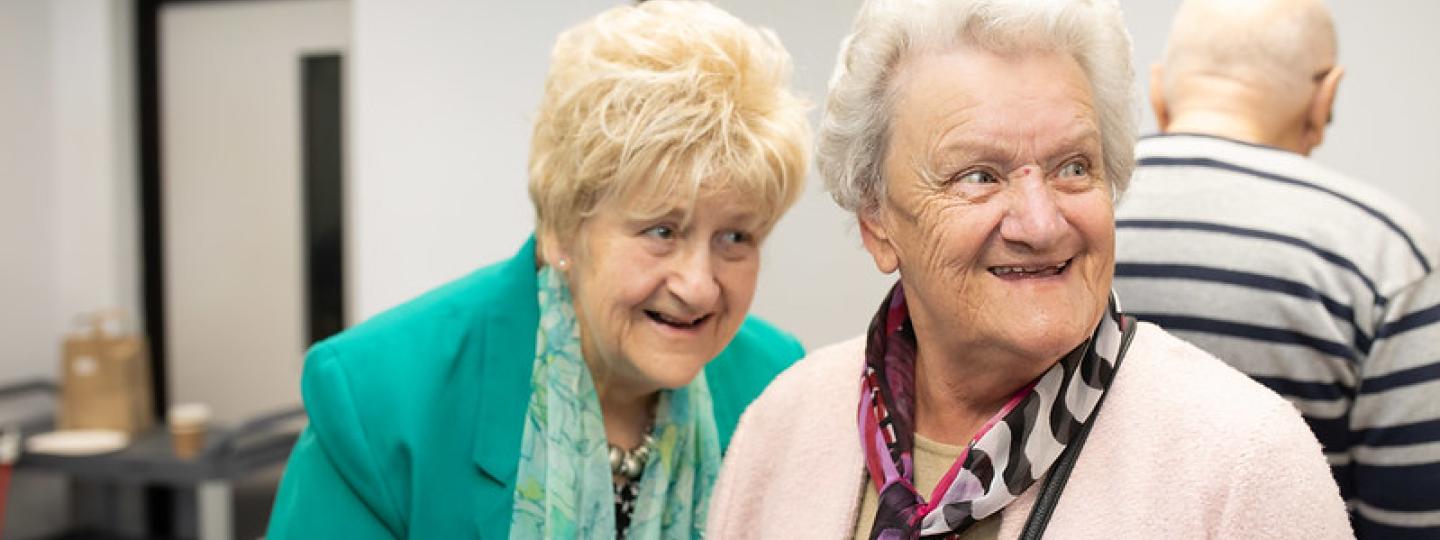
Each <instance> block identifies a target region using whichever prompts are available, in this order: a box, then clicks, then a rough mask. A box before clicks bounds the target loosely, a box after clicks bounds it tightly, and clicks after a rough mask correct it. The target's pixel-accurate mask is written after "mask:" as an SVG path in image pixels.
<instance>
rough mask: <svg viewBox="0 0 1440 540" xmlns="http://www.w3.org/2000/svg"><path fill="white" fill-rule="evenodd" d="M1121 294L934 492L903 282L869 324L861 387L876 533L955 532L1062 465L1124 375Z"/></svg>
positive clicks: (887, 539) (895, 539)
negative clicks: (922, 455)
mask: <svg viewBox="0 0 1440 540" xmlns="http://www.w3.org/2000/svg"><path fill="white" fill-rule="evenodd" d="M1130 324H1134V322H1133V321H1132V320H1127V319H1125V318H1124V317H1123V316H1121V315H1120V307H1119V304H1118V302H1117V301H1116V300H1115V297H1114V296H1113V295H1112V296H1111V298H1110V303H1109V309H1107V310H1106V312H1105V316H1103V317H1101V320H1100V324H1099V325H1098V326H1097V328H1096V329H1095V333H1094V334H1093V335H1092V336H1091V337H1090V339H1088V340H1086V341H1085V342H1083V343H1081V344H1080V345H1079V346H1078V347H1076V348H1075V349H1074V350H1073V351H1071V352H1070V353H1068V354H1066V355H1065V356H1064V357H1063V358H1061V359H1060V361H1059V362H1056V364H1055V365H1054V366H1053V367H1051V368H1050V369H1049V370H1047V371H1046V372H1045V373H1044V374H1042V375H1040V377H1039V378H1037V379H1036V380H1035V381H1033V382H1032V383H1031V384H1029V385H1026V386H1025V387H1023V388H1021V389H1020V390H1019V391H1018V392H1016V394H1015V395H1014V396H1013V397H1012V398H1011V399H1010V400H1009V402H1008V403H1007V404H1006V405H1005V407H1003V408H1002V409H1001V410H1000V412H999V413H998V414H996V415H995V417H994V418H992V419H991V420H990V421H989V422H988V423H987V424H986V425H985V427H984V428H982V429H981V430H980V432H979V433H977V434H976V435H975V438H974V439H973V440H972V441H971V444H970V447H969V448H968V449H967V450H966V451H965V452H964V453H962V454H961V455H960V457H959V458H958V459H956V460H955V463H954V464H953V465H951V467H950V469H949V472H947V473H946V474H945V476H943V477H942V478H941V479H940V483H939V484H938V485H937V486H936V487H935V491H934V492H933V493H932V494H931V496H930V498H929V499H925V498H922V497H921V495H920V494H919V493H918V492H916V489H915V487H914V463H913V462H912V452H913V449H914V445H915V439H914V429H915V424H914V418H915V399H914V398H915V396H914V389H915V356H916V351H917V347H916V343H915V331H914V328H913V327H912V326H911V323H910V312H909V309H908V308H907V307H906V305H905V295H904V292H903V290H902V288H901V285H900V284H899V283H896V284H895V287H894V288H893V289H891V291H890V294H888V295H886V298H885V301H884V302H881V304H880V311H879V312H878V313H876V314H875V318H874V319H873V320H872V321H871V323H870V331H869V339H868V342H867V344H866V348H865V371H864V374H863V375H862V381H861V387H860V393H861V396H860V410H859V415H858V416H859V424H860V438H861V445H862V446H863V448H864V451H865V466H866V468H867V470H868V471H869V473H870V479H871V480H872V481H873V482H875V488H876V491H877V492H878V493H879V494H880V501H879V502H880V504H879V509H878V511H877V512H876V515H875V522H874V525H873V527H872V528H871V533H870V538H872V539H884V540H899V539H913V538H921V537H926V538H948V537H951V536H954V535H956V534H958V533H960V532H962V531H964V530H965V529H966V528H968V527H970V526H971V525H974V524H975V523H976V522H978V521H980V520H982V519H985V518H987V517H990V516H992V515H994V514H995V513H997V512H999V511H1000V510H1001V509H1003V508H1005V506H1006V505H1008V504H1010V502H1011V501H1014V500H1015V498H1017V497H1019V496H1020V494H1021V493H1023V492H1024V491H1025V489H1026V488H1029V487H1030V486H1031V485H1032V484H1034V483H1035V482H1036V480H1038V479H1039V478H1040V477H1041V476H1043V475H1044V474H1045V472H1046V471H1048V470H1049V469H1050V466H1051V465H1052V464H1053V463H1055V461H1056V459H1057V458H1058V457H1059V456H1060V454H1061V452H1063V451H1064V450H1065V448H1066V446H1067V445H1068V444H1069V443H1070V442H1071V441H1072V440H1074V439H1075V437H1076V435H1077V434H1078V433H1079V432H1080V431H1081V428H1082V427H1083V426H1084V424H1085V422H1087V421H1088V420H1089V419H1090V417H1091V415H1092V413H1093V412H1094V410H1095V408H1096V404H1097V403H1099V402H1100V398H1101V396H1102V395H1103V394H1104V393H1105V390H1106V389H1107V388H1109V387H1110V382H1111V381H1112V380H1114V377H1115V366H1116V365H1117V363H1118V360H1119V355H1120V354H1122V353H1123V352H1122V347H1121V342H1122V337H1123V330H1124V329H1125V328H1126V326H1127V325H1130Z"/></svg>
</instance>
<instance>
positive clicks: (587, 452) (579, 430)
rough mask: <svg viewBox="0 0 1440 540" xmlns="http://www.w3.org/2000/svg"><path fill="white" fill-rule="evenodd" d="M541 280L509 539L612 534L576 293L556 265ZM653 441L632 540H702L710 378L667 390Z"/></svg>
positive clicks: (708, 481) (709, 456) (716, 457)
mask: <svg viewBox="0 0 1440 540" xmlns="http://www.w3.org/2000/svg"><path fill="white" fill-rule="evenodd" d="M538 278H539V290H540V295H539V296H540V329H539V332H537V334H536V343H535V369H534V374H533V376H532V377H531V380H530V384H531V386H532V387H533V393H532V394H531V397H530V407H529V409H528V410H527V412H526V414H525V434H524V437H523V439H521V443H520V468H519V471H518V473H517V477H516V482H515V486H516V488H515V513H514V516H513V517H512V521H511V525H510V538H527V539H528V538H565V539H572V538H587V539H588V538H614V537H615V532H616V531H615V495H614V491H613V487H612V481H611V476H610V461H609V458H608V448H609V447H608V446H607V445H606V439H605V426H604V422H603V420H602V417H601V415H600V400H599V397H598V396H597V395H596V393H595V384H594V383H593V382H592V381H591V379H590V370H589V369H588V368H587V367H586V364H585V359H584V358H583V357H582V356H581V354H580V330H579V327H578V326H577V324H576V322H575V310H574V307H573V305H572V303H571V299H570V290H569V288H568V287H566V285H565V282H564V280H562V279H561V278H560V275H559V274H558V273H557V272H555V271H554V270H552V269H551V268H550V267H549V266H546V267H543V268H541V269H540V272H539V276H538ZM655 442H656V448H655V449H654V451H653V452H652V454H651V457H650V461H649V463H647V464H646V465H645V474H644V476H642V477H641V479H640V491H639V497H638V499H637V500H636V503H635V510H634V515H632V516H631V521H630V528H629V530H628V531H626V537H627V538H640V539H648V538H677V539H678V538H699V537H700V536H701V533H702V531H704V529H705V512H706V509H707V507H708V506H709V501H710V489H711V488H712V487H713V486H714V484H715V477H716V474H717V472H718V471H719V468H720V442H719V437H718V436H717V434H716V431H715V415H714V412H713V411H712V409H711V402H710V390H709V387H707V386H706V384H705V374H704V373H703V372H702V373H701V374H700V375H699V376H697V377H695V380H694V381H691V382H690V384H689V386H685V387H683V388H679V389H676V390H666V391H662V392H661V393H660V399H659V400H658V403H657V410H656V413H655Z"/></svg>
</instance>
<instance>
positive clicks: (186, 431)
mask: <svg viewBox="0 0 1440 540" xmlns="http://www.w3.org/2000/svg"><path fill="white" fill-rule="evenodd" d="M167 419H168V424H169V426H170V444H171V446H172V447H174V449H175V455H176V456H179V457H180V459H192V458H194V457H195V456H198V455H200V451H201V450H204V449H205V432H206V431H207V429H208V428H209V425H210V407H209V406H206V405H205V404H204V403H185V404H181V405H176V406H174V407H171V408H170V414H169V416H168V417H167Z"/></svg>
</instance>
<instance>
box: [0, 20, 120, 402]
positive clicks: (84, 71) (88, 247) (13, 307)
mask: <svg viewBox="0 0 1440 540" xmlns="http://www.w3.org/2000/svg"><path fill="white" fill-rule="evenodd" d="M131 9H132V7H131V4H130V2H128V1H125V0H109V1H104V2H98V1H93V0H6V1H5V2H0V73H4V74H5V82H4V84H0V118H4V119H5V120H4V124H3V125H4V129H3V130H0V190H3V191H0V262H3V264H0V292H3V294H0V358H3V360H4V361H3V362H0V383H3V382H6V381H13V380H16V379H20V378H25V377H35V376H43V377H52V378H53V377H54V376H55V373H56V368H57V365H58V361H59V360H58V351H59V346H60V339H61V337H62V334H63V333H64V332H65V330H66V329H68V328H69V326H70V324H71V322H72V320H73V318H74V317H75V316H76V315H77V314H80V313H83V312H89V311H94V310H98V309H106V308H120V309H123V310H125V311H126V312H127V313H129V314H131V315H132V316H137V317H138V314H139V309H140V305H139V304H140V302H139V263H138V260H139V251H138V241H137V233H136V231H137V229H138V218H137V216H138V209H137V207H136V204H137V203H136V200H137V197H136V187H135V166H134V163H135V161H134V155H135V150H134V146H133V140H134V136H133V131H134V123H133V115H132V114H131V110H132V109H133V99H132V94H131V92H130V89H131V87H132V82H131V81H132V79H131V78H130V77H131V65H132V63H131V61H130V50H131V46H130V43H131V42H132V41H133V40H132V39H131V29H130V27H131V25H130V22H129V13H130V11H131Z"/></svg>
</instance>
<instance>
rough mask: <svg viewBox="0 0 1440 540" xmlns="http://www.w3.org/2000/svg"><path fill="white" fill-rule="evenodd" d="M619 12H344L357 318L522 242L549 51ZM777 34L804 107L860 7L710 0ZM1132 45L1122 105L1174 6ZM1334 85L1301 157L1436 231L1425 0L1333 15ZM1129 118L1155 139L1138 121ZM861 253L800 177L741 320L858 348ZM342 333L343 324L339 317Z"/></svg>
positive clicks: (863, 305) (1147, 18)
mask: <svg viewBox="0 0 1440 540" xmlns="http://www.w3.org/2000/svg"><path fill="white" fill-rule="evenodd" d="M618 3H620V2H618V1H610V2H602V1H567V2H563V3H562V2H546V3H543V4H544V5H543V6H541V5H537V4H541V3H530V2H512V3H504V4H502V5H494V3H472V2H463V1H460V0H450V1H442V2H431V3H426V4H423V5H422V4H414V3H408V4H403V5H402V4H399V3H395V2H388V1H383V0H356V3H355V9H354V16H355V36H354V37H355V41H354V53H355V63H354V65H355V69H354V71H353V72H352V79H351V84H352V86H353V95H354V96H355V99H354V101H353V102H352V107H351V111H350V112H351V117H352V118H353V119H354V122H353V124H352V126H353V129H354V131H353V136H354V145H353V146H352V156H353V161H352V165H353V171H354V174H353V175H352V178H353V184H352V185H353V186H354V190H353V191H352V194H353V196H354V197H355V198H354V200H353V201H352V204H353V208H354V209H355V211H354V212H353V213H352V217H353V218H354V222H353V223H352V224H351V240H352V241H353V242H354V243H355V245H354V246H353V253H354V259H352V261H351V264H352V271H353V272H355V273H356V274H357V277H358V279H355V280H354V281H353V283H356V284H357V287H356V288H355V289H354V290H353V291H352V294H353V295H354V300H355V301H353V302H351V305H352V306H355V309H356V311H355V313H353V314H352V315H354V316H358V317H360V318H363V317H366V316H369V315H373V314H374V313H376V312H378V311H380V310H382V309H384V308H386V307H389V306H392V305H394V304H396V303H398V302H400V301H402V300H404V299H406V298H408V297H410V296H413V295H414V294H416V293H418V292H420V291H423V290H425V289H428V288H430V287H433V286H435V285H437V284H439V283H441V282H443V281H445V280H447V279H450V278H453V277H455V276H459V275H461V274H463V273H465V272H467V271H469V270H471V269H473V268H476V267H478V266H481V265H483V264H485V263H487V262H491V261H495V260H497V259H500V258H502V257H505V256H507V255H509V254H510V253H512V252H513V250H514V249H515V248H516V247H517V246H518V245H519V243H520V241H521V239H522V238H523V237H524V236H525V235H526V234H527V233H528V232H529V230H530V228H531V223H532V219H533V218H532V214H531V210H530V206H529V201H528V198H527V196H526V193H525V187H524V186H525V160H526V148H527V143H528V140H529V123H530V121H531V120H532V119H533V112H534V110H535V107H536V104H537V102H538V96H539V93H540V91H541V84H542V81H543V79H544V73H545V69H546V65H547V63H548V50H549V46H550V43H551V41H552V40H553V39H554V36H555V34H556V33H557V32H558V31H560V30H561V29H562V28H564V27H566V26H568V25H570V24H573V23H575V22H577V21H579V20H582V19H583V18H585V17H587V16H589V15H591V14H594V13H596V12H598V11H600V10H601V9H603V8H605V7H608V6H611V5H616V4H618ZM718 3H719V4H721V5H722V6H724V7H726V8H727V9H729V10H730V11H732V12H733V13H735V14H737V15H739V16H740V17H742V18H744V19H746V20H748V21H751V22H754V23H758V24H760V25H764V26H769V27H772V28H774V29H775V30H776V32H777V33H778V34H779V36H780V38H781V40H782V41H784V42H785V44H786V46H787V47H788V48H789V49H790V51H791V53H792V55H793V56H794V57H795V63H796V70H797V73H796V75H797V76H796V85H797V86H798V87H799V88H800V89H801V90H802V91H803V92H804V93H806V94H807V95H809V96H810V97H811V99H812V100H814V101H815V104H816V106H817V108H816V110H815V111H812V113H813V114H812V118H817V119H818V106H819V105H820V103H821V102H822V101H823V91H824V86H825V81H826V80H827V79H828V77H829V74H830V71H831V68H832V66H833V62H834V58H835V53H836V49H837V47H838V45H839V41H840V39H841V37H842V36H843V35H844V34H845V33H846V31H847V30H848V28H849V24H850V21H851V19H852V17H853V16H854V13H855V11H856V9H857V7H858V6H859V4H860V1H859V0H843V1H839V2H836V1H830V0H796V1H790V2H768V1H764V0H720V1H719V2H718ZM1121 3H1122V5H1123V6H1124V8H1125V9H1126V11H1127V17H1128V21H1129V26H1130V28H1131V31H1132V34H1133V36H1134V41H1135V47H1136V66H1137V83H1136V89H1137V97H1138V96H1139V95H1143V94H1139V89H1141V88H1143V87H1144V84H1145V76H1146V73H1147V71H1148V70H1147V68H1146V67H1145V66H1148V65H1149V64H1150V63H1152V62H1154V61H1155V59H1156V58H1157V57H1158V56H1159V54H1160V51H1161V50H1162V49H1163V45H1164V40H1165V35H1166V33H1167V32H1168V27H1169V19H1170V17H1171V15H1172V14H1173V12H1174V9H1175V7H1176V6H1178V0H1122V2H1121ZM1335 4H1337V5H1336V6H1335V12H1336V17H1337V20H1338V25H1339V27H1340V33H1341V55H1342V61H1343V62H1344V63H1346V64H1347V65H1349V66H1350V75H1349V77H1348V78H1347V80H1346V81H1345V83H1344V84H1343V86H1342V89H1341V98H1340V102H1339V105H1338V108H1337V111H1336V123H1335V125H1334V127H1333V128H1332V130H1331V134H1330V139H1329V140H1328V141H1327V144H1326V145H1325V146H1324V147H1323V148H1322V149H1321V150H1320V151H1319V152H1318V154H1317V158H1318V159H1319V160H1321V161H1322V162H1325V163H1328V164H1330V165H1332V166H1334V167H1336V168H1339V169H1341V170H1344V171H1347V172H1349V173H1350V174H1352V175H1354V176H1357V177H1359V178H1362V179H1366V180H1369V181H1373V182H1375V183H1377V184H1379V185H1381V186H1384V188H1385V189H1388V190H1390V191H1391V192H1393V193H1396V194H1397V195H1400V196H1402V197H1404V198H1405V199H1407V200H1408V201H1410V202H1411V203H1412V204H1414V205H1415V206H1416V207H1418V208H1419V210H1421V212H1422V213H1423V214H1425V215H1426V216H1427V217H1429V218H1430V219H1431V223H1432V225H1434V224H1437V223H1440V219H1437V218H1436V216H1440V182H1437V179H1440V152H1435V151H1434V149H1435V148H1440V131H1437V130H1435V129H1433V126H1435V125H1440V110H1437V107H1440V102H1437V100H1434V99H1433V98H1431V97H1430V95H1431V94H1433V93H1434V92H1435V89H1436V88H1437V87H1440V63H1437V62H1407V60H1410V59H1413V58H1416V57H1417V55H1423V54H1426V53H1424V52H1423V51H1434V50H1440V36H1437V35H1436V34H1434V33H1433V32H1425V31H1424V30H1425V28H1424V26H1422V25H1425V24H1427V21H1433V20H1437V19H1440V2H1431V1H1428V0H1404V1H1397V2H1387V3H1385V4H1384V6H1383V8H1380V7H1378V6H1376V5H1375V4H1367V3H1362V2H1356V1H1353V0H1352V1H1346V2H1335ZM1136 106H1137V107H1140V108H1142V110H1144V111H1145V112H1144V114H1145V115H1146V116H1145V118H1146V120H1145V124H1144V126H1146V127H1145V128H1144V129H1143V131H1145V132H1153V131H1154V120H1153V115H1151V114H1150V112H1149V111H1148V107H1144V106H1142V105H1141V104H1140V103H1139V102H1137V105H1136ZM889 282H890V281H889V279H888V278H886V277H883V276H880V275H879V274H878V273H877V272H876V271H875V270H874V266H873V264H872V263H871V261H870V259H869V257H868V256H867V255H866V254H865V253H864V251H863V250H862V249H861V248H860V245H859V240H858V237H857V235H856V233H855V230H854V226H853V224H852V220H851V219H850V218H849V217H848V216H845V215H843V214H841V213H840V212H839V211H838V210H837V209H836V208H835V206H834V204H833V203H831V202H830V200H829V197H828V196H826V195H825V194H824V193H823V192H822V191H821V186H820V182H819V180H818V179H817V178H814V177H813V175H812V178H811V179H810V185H809V186H808V187H807V191H806V195H805V197H804V198H803V199H802V200H801V201H800V203H799V204H798V205H797V206H796V207H795V209H794V210H792V211H791V213H790V214H789V215H788V216H787V217H786V218H785V220H784V221H783V222H782V223H781V224H780V225H779V227H778V228H777V230H776V232H775V233H774V235H773V236H772V237H771V239H770V241H769V242H768V243H767V246H766V252H765V260H764V267H763V270H762V272H761V280H760V288H759V290H758V292H757V296H756V300H755V304H754V311H755V312H756V313H758V314H760V315H762V316H765V317H768V318H770V319H772V320H774V321H776V322H777V323H779V324H780V325H781V326H784V327H785V328H787V329H790V330H791V331H793V332H795V333H796V334H797V335H799V336H800V338H801V339H802V340H803V341H804V342H805V343H806V345H807V346H810V347H814V346H818V345H823V344H825V343H828V342H832V341H835V340H838V339H841V338H844V337H848V336H851V335H855V334H858V333H860V332H862V331H863V330H864V328H865V324H866V322H867V321H868V317H869V315H870V314H871V313H872V312H873V310H874V308H875V306H876V305H877V303H878V301H879V296H880V295H881V294H882V292H883V291H884V290H885V288H886V287H887V286H888V284H889ZM352 318H354V317H352Z"/></svg>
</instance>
